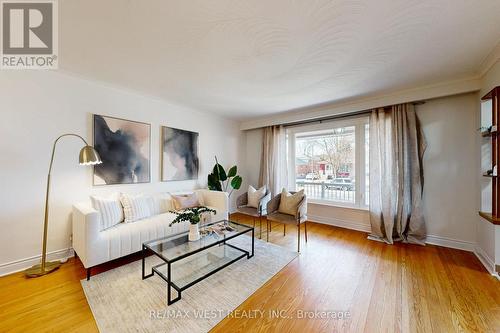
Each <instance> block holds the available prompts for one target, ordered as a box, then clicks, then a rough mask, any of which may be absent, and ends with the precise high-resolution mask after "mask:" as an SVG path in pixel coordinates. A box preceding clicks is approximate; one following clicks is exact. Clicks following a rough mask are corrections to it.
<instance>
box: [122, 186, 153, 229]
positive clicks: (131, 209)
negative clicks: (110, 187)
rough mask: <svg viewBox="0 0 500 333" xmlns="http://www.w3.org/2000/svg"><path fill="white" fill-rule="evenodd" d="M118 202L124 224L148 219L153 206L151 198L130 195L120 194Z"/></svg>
mask: <svg viewBox="0 0 500 333" xmlns="http://www.w3.org/2000/svg"><path fill="white" fill-rule="evenodd" d="M120 201H121V203H122V205H123V213H124V215H125V223H129V222H134V221H137V220H142V219H145V218H147V217H150V216H151V215H152V214H153V213H152V212H151V210H152V206H153V198H151V197H148V196H145V195H142V194H139V195H130V194H125V193H122V194H121V195H120Z"/></svg>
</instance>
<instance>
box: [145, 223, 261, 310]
mask: <svg viewBox="0 0 500 333" xmlns="http://www.w3.org/2000/svg"><path fill="white" fill-rule="evenodd" d="M220 223H223V224H224V225H225V226H228V227H230V228H231V229H232V230H230V231H228V230H225V231H224V234H222V235H219V234H217V233H215V232H212V233H210V234H205V235H202V237H201V238H200V239H199V240H197V241H194V242H190V241H189V240H188V234H189V232H188V231H186V232H182V233H179V234H175V235H170V236H166V237H163V238H159V239H156V240H152V241H149V242H145V243H143V244H142V279H143V280H144V279H147V278H149V277H151V276H153V275H154V274H155V273H156V274H158V276H160V277H161V278H162V279H163V280H165V282H167V302H168V305H170V304H172V303H175V302H177V301H178V300H180V299H181V293H182V291H183V290H186V289H187V288H189V287H191V286H192V285H194V284H196V283H198V282H200V281H201V280H203V279H205V278H207V277H209V276H210V275H212V274H214V273H216V272H218V271H220V270H221V269H223V268H225V267H227V266H229V265H231V264H232V263H234V262H236V261H238V260H240V259H241V258H244V257H247V259H250V258H251V257H253V255H254V228H253V227H250V226H246V225H243V224H239V223H236V222H232V221H228V220H224V221H218V222H211V223H207V224H204V225H202V226H201V228H200V229H201V230H202V231H203V229H204V230H207V229H209V228H210V227H214V226H215V225H217V224H220ZM246 233H251V234H252V235H251V238H250V239H248V243H251V247H250V249H249V250H245V249H242V248H241V247H240V246H241V245H240V244H238V246H236V245H234V244H230V243H229V241H230V240H232V239H235V238H237V237H240V236H241V235H243V234H246ZM240 239H242V238H241V237H240ZM233 243H234V241H233ZM240 243H241V242H240ZM249 245H250V244H249ZM148 253H152V254H154V255H156V256H157V257H159V258H161V260H162V261H163V262H162V263H161V264H158V265H155V266H153V267H152V269H151V273H149V274H147V275H146V272H145V271H146V258H147V255H148ZM172 288H173V289H175V291H177V297H175V298H172Z"/></svg>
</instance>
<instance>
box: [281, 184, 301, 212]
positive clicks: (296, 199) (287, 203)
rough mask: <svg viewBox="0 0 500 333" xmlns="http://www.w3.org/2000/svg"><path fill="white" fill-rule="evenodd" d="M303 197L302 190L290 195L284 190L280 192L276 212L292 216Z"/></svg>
mask: <svg viewBox="0 0 500 333" xmlns="http://www.w3.org/2000/svg"><path fill="white" fill-rule="evenodd" d="M303 197H304V190H303V189H302V190H300V191H298V192H297V193H294V194H291V193H289V192H288V191H287V190H286V188H283V191H281V200H280V206H279V208H278V211H279V212H280V213H283V214H288V215H294V216H295V214H296V213H297V207H298V205H299V203H300V201H301V200H302V198H303Z"/></svg>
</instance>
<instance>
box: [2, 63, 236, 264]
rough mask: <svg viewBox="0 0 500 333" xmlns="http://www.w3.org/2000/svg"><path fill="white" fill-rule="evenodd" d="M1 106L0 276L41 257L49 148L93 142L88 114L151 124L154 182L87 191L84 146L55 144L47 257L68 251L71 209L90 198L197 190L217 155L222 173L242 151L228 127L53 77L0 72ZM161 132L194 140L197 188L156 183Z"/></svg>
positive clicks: (187, 183) (198, 114)
mask: <svg viewBox="0 0 500 333" xmlns="http://www.w3.org/2000/svg"><path fill="white" fill-rule="evenodd" d="M0 101H1V104H0V108H1V109H0V113H1V121H0V151H1V166H0V170H1V191H0V202H1V207H2V208H1V209H0V229H1V230H2V231H1V232H0V268H1V267H2V265H4V264H6V263H9V262H13V261H17V260H21V259H24V258H28V257H32V256H36V255H39V254H40V252H41V237H42V230H43V211H44V207H43V205H44V194H45V186H46V174H47V169H48V163H49V158H50V152H51V148H52V142H53V140H54V139H55V138H56V137H57V136H59V135H60V134H62V133H67V132H72V133H78V134H80V135H82V136H84V137H86V138H87V139H88V141H89V142H92V138H91V133H92V126H91V119H92V117H91V115H92V114H93V113H96V114H103V115H109V116H116V117H121V118H125V119H131V120H137V121H142V122H147V123H150V124H151V132H152V138H151V140H152V142H151V158H152V160H151V177H152V181H151V183H150V184H136V185H117V186H99V187H93V186H92V172H91V168H88V167H81V166H79V165H78V152H79V149H80V148H81V146H82V143H81V142H80V141H78V140H77V139H75V138H65V139H63V140H61V141H60V143H59V145H58V147H57V152H56V160H55V163H54V168H53V176H52V195H51V201H50V202H51V210H50V227H49V241H48V251H56V250H60V249H66V248H69V247H71V242H70V234H71V220H70V212H71V205H72V204H73V203H75V202H79V201H82V200H87V198H88V196H89V195H90V194H107V193H110V192H115V191H123V192H156V191H177V190H187V189H193V188H196V187H202V186H205V184H206V175H207V173H208V172H209V170H210V169H211V167H212V166H213V164H214V155H215V154H217V156H218V158H219V161H221V163H223V164H224V165H232V164H235V163H239V162H240V161H241V160H240V158H241V157H242V156H241V154H240V152H241V150H242V149H244V146H243V142H244V141H243V140H242V135H241V132H240V131H239V129H238V124H237V123H235V122H233V121H229V120H225V119H223V118H221V117H218V116H214V115H211V114H205V113H201V112H197V111H193V110H190V109H186V108H183V107H180V106H177V105H174V104H169V103H166V102H165V101H161V100H157V99H153V98H151V97H148V96H141V95H137V94H135V93H132V92H129V91H124V90H120V89H116V88H114V87H108V86H104V85H102V84H100V83H97V82H92V81H87V80H82V79H80V78H76V77H73V76H69V75H66V74H61V73H57V72H46V71H2V73H0ZM161 125H166V126H171V127H176V128H182V129H187V130H190V131H196V132H199V133H200V137H199V138H200V139H199V140H200V142H199V152H200V164H201V168H200V172H199V180H198V181H181V182H168V183H162V182H160V181H159V180H160V174H159V167H160V165H159V164H160V160H159V156H160V135H159V133H160V126H161ZM239 164H240V166H241V163H239Z"/></svg>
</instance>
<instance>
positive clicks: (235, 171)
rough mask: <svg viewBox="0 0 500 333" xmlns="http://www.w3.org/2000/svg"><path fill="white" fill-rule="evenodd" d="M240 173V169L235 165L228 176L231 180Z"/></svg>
mask: <svg viewBox="0 0 500 333" xmlns="http://www.w3.org/2000/svg"><path fill="white" fill-rule="evenodd" d="M237 172H238V167H237V166H236V165H235V166H233V167H232V168H231V169H229V171H228V172H227V176H228V177H229V178H231V177H234V176H236V173H237Z"/></svg>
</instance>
